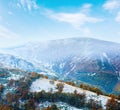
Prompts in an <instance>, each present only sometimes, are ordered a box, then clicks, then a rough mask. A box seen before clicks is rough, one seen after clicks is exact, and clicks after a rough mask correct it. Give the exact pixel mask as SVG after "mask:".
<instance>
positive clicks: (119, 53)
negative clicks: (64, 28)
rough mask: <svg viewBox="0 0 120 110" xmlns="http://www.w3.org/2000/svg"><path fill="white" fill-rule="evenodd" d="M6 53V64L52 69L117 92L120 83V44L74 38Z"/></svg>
mask: <svg viewBox="0 0 120 110" xmlns="http://www.w3.org/2000/svg"><path fill="white" fill-rule="evenodd" d="M2 52H4V54H0V63H2V64H4V65H6V66H9V67H13V68H19V69H23V70H27V71H44V70H49V72H50V71H51V72H54V73H55V74H56V75H57V76H59V78H60V79H71V80H80V81H82V82H85V83H88V84H91V85H96V86H98V87H100V88H101V89H103V90H105V91H106V92H108V93H110V92H116V88H117V87H116V85H117V86H118V85H119V82H120V81H119V80H120V44H119V43H114V42H107V41H102V40H97V39H91V38H71V39H61V40H52V41H45V42H35V43H28V44H26V45H23V46H19V47H15V48H7V49H2ZM6 54H7V55H6ZM8 54H11V55H8ZM15 56H17V57H15ZM23 59H24V60H23ZM117 92H119V91H117Z"/></svg>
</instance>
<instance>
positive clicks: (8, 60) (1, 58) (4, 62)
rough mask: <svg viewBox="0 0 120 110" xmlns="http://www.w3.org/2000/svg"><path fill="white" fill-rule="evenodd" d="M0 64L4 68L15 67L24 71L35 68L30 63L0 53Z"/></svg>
mask: <svg viewBox="0 0 120 110" xmlns="http://www.w3.org/2000/svg"><path fill="white" fill-rule="evenodd" d="M0 66H1V67H4V68H13V69H14V68H15V69H21V70H25V71H35V70H36V68H35V66H34V65H33V64H32V63H30V62H28V61H26V60H23V59H20V58H17V57H15V56H13V55H8V54H0Z"/></svg>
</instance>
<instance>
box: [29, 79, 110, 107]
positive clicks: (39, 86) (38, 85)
mask: <svg viewBox="0 0 120 110" xmlns="http://www.w3.org/2000/svg"><path fill="white" fill-rule="evenodd" d="M57 83H60V82H59V81H55V82H54V84H51V83H50V80H49V79H44V78H40V79H37V80H36V81H34V82H33V83H32V85H31V87H30V91H31V92H39V91H42V90H45V91H46V92H49V91H51V88H52V90H53V92H57V91H58V90H57V89H56V84H57ZM75 90H77V92H78V93H84V94H86V97H87V100H89V99H94V100H95V101H98V102H99V101H100V102H101V104H102V106H103V108H105V105H106V102H107V100H108V99H110V98H109V97H107V96H103V95H99V96H97V94H96V93H93V92H90V91H87V90H83V89H80V88H77V87H74V86H71V85H68V84H65V83H64V88H63V92H65V93H74V91H75Z"/></svg>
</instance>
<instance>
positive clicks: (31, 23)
mask: <svg viewBox="0 0 120 110" xmlns="http://www.w3.org/2000/svg"><path fill="white" fill-rule="evenodd" d="M74 37H89V38H96V39H102V40H107V41H113V42H118V43H120V0H0V48H3V47H11V46H17V45H22V44H25V43H27V42H36V41H43V40H54V39H64V38H74Z"/></svg>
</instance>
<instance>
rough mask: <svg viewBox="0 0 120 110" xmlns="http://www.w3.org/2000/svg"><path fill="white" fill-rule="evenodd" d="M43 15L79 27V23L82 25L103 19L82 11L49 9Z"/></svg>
mask: <svg viewBox="0 0 120 110" xmlns="http://www.w3.org/2000/svg"><path fill="white" fill-rule="evenodd" d="M45 15H46V16H48V17H50V18H52V19H55V20H57V21H60V22H65V23H68V24H71V25H72V26H74V27H75V28H79V27H80V26H81V25H84V24H85V23H97V22H101V21H103V19H101V18H96V17H92V16H89V15H87V14H85V13H83V12H77V13H62V12H60V13H55V12H53V11H51V10H46V12H45Z"/></svg>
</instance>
